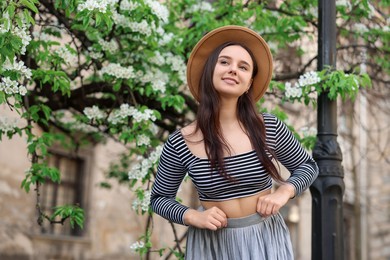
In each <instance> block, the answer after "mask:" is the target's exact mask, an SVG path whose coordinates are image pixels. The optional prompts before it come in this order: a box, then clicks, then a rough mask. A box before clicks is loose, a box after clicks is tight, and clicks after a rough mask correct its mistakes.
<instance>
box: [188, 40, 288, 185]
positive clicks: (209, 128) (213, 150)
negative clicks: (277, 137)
mask: <svg viewBox="0 0 390 260" xmlns="http://www.w3.org/2000/svg"><path fill="white" fill-rule="evenodd" d="M232 45H238V46H241V47H242V48H244V49H245V50H246V51H247V52H248V53H249V55H250V56H251V58H252V61H253V74H252V78H253V77H254V76H256V74H257V70H258V68H257V64H256V60H255V58H254V56H253V54H252V52H251V51H250V50H249V49H248V48H247V47H246V46H244V45H243V44H241V43H237V42H226V43H224V44H222V45H220V46H219V47H217V48H216V49H215V50H214V51H213V52H212V53H211V55H210V56H209V57H208V59H207V61H206V64H205V66H204V69H203V73H202V77H201V80H200V86H199V92H200V93H199V97H200V103H199V107H198V111H197V116H196V117H197V123H196V128H195V131H194V133H195V132H197V131H198V130H201V132H202V134H203V142H204V145H205V149H206V154H207V157H208V159H209V161H210V163H211V171H212V170H213V169H217V170H218V172H219V173H220V174H221V175H222V176H224V177H225V178H227V179H229V180H231V181H235V180H234V179H233V178H232V177H231V176H229V174H228V173H227V169H226V168H225V164H224V160H223V158H224V155H223V151H224V150H226V151H229V153H230V149H229V146H228V144H227V141H226V140H225V138H224V137H223V135H222V132H221V127H220V123H219V115H220V107H219V103H220V102H219V96H218V93H217V91H216V90H215V88H214V85H213V74H214V69H215V65H216V63H217V60H218V57H219V54H220V53H221V51H222V50H223V49H224V48H226V47H228V46H232ZM237 117H238V120H239V121H240V123H241V124H242V125H243V128H244V131H245V132H246V134H247V135H248V137H249V139H250V141H251V143H252V145H253V147H254V148H255V151H256V154H257V156H258V157H259V159H260V161H261V162H262V164H263V165H264V167H265V169H266V170H267V172H268V173H269V174H270V175H271V177H272V178H273V179H274V180H276V181H281V182H283V179H282V177H281V175H280V173H279V171H278V169H277V168H276V166H275V165H274V163H273V162H272V159H273V158H276V156H275V153H274V151H272V150H271V149H270V148H269V147H268V146H267V144H266V140H265V138H266V136H265V125H264V121H263V118H262V116H260V115H259V114H258V113H257V111H256V106H255V101H254V99H253V97H252V87H251V88H250V89H249V90H248V93H247V94H243V95H242V96H240V97H239V98H238V103H237ZM269 155H271V157H269Z"/></svg>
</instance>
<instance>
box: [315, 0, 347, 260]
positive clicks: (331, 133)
mask: <svg viewBox="0 0 390 260" xmlns="http://www.w3.org/2000/svg"><path fill="white" fill-rule="evenodd" d="M318 18H319V23H318V70H322V69H324V68H325V67H326V66H330V67H332V68H335V67H336V3H335V0H319V1H318ZM317 127H318V134H317V142H316V145H315V147H314V150H313V157H314V159H315V160H316V162H317V164H318V166H319V169H320V173H319V176H318V178H317V179H316V181H315V182H314V183H313V185H312V186H311V187H310V191H311V194H312V205H313V209H312V260H342V259H344V244H343V243H344V240H343V193H344V181H343V177H344V172H343V167H342V165H341V160H342V154H341V150H340V147H339V144H338V143H337V103H336V100H330V99H329V98H328V93H327V92H324V93H322V94H320V95H319V97H318V113H317Z"/></svg>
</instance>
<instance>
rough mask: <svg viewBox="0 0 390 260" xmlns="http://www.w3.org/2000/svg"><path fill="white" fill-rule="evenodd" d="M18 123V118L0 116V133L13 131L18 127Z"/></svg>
mask: <svg viewBox="0 0 390 260" xmlns="http://www.w3.org/2000/svg"><path fill="white" fill-rule="evenodd" d="M19 123H20V120H19V119H18V118H11V117H5V116H0V132H4V133H6V132H8V131H13V130H14V129H15V128H17V127H18V124H19Z"/></svg>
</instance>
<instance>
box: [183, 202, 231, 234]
mask: <svg viewBox="0 0 390 260" xmlns="http://www.w3.org/2000/svg"><path fill="white" fill-rule="evenodd" d="M184 222H185V224H187V225H190V226H194V227H197V228H206V229H210V230H217V229H218V228H223V227H226V226H227V217H226V214H225V212H223V211H222V210H220V209H219V208H217V207H212V208H209V209H207V210H205V211H197V210H194V209H189V210H188V211H187V212H186V213H185V215H184Z"/></svg>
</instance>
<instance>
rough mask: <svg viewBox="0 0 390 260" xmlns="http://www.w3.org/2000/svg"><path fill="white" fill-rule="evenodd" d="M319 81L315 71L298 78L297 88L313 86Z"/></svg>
mask: <svg viewBox="0 0 390 260" xmlns="http://www.w3.org/2000/svg"><path fill="white" fill-rule="evenodd" d="M320 81H321V78H320V77H319V76H318V73H317V72H316V71H309V72H306V73H305V74H303V75H301V76H300V77H299V80H298V82H299V86H301V87H305V86H308V85H313V84H316V83H318V82H320Z"/></svg>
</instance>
